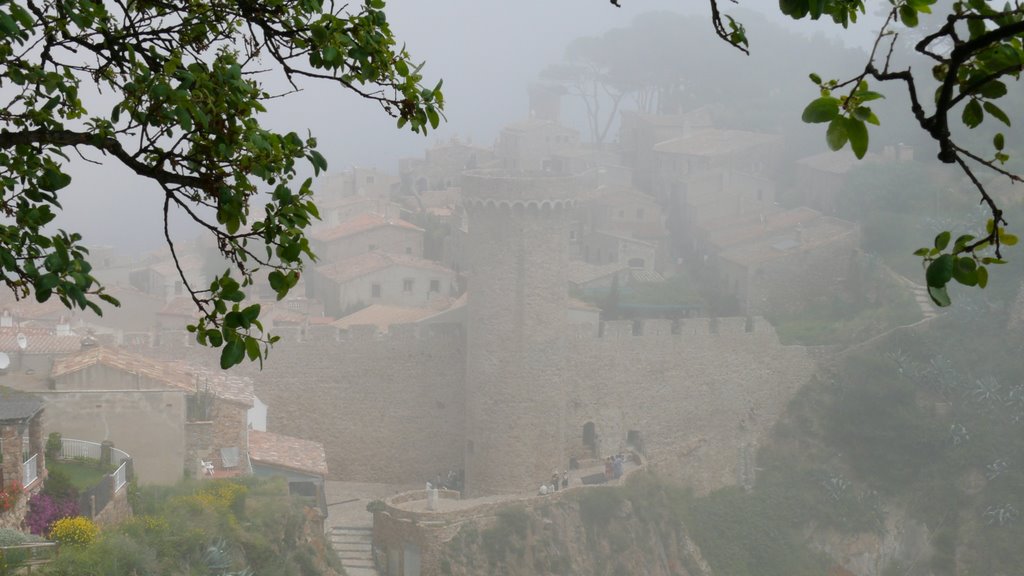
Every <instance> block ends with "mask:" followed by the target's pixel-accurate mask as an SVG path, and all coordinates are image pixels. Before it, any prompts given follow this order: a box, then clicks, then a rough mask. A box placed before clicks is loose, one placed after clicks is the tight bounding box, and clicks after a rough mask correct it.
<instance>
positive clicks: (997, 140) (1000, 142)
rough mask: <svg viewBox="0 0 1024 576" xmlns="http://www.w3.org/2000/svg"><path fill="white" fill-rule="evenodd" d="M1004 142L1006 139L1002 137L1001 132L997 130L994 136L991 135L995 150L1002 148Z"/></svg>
mask: <svg viewBox="0 0 1024 576" xmlns="http://www.w3.org/2000/svg"><path fill="white" fill-rule="evenodd" d="M1005 144H1006V141H1005V139H1004V138H1003V133H1002V132H998V133H997V134H996V135H995V136H993V137H992V145H993V146H995V147H996V150H1002V149H1003V146H1004V145H1005Z"/></svg>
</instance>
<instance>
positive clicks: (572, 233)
mask: <svg viewBox="0 0 1024 576" xmlns="http://www.w3.org/2000/svg"><path fill="white" fill-rule="evenodd" d="M575 239H576V231H575V230H569V240H575Z"/></svg>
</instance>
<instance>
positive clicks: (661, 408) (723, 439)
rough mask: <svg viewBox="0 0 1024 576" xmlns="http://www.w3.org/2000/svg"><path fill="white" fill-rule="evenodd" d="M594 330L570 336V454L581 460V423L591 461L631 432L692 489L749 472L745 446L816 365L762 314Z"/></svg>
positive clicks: (654, 461) (749, 448)
mask: <svg viewBox="0 0 1024 576" xmlns="http://www.w3.org/2000/svg"><path fill="white" fill-rule="evenodd" d="M673 327H675V331H676V332H678V333H676V334H673V333H672V332H673ZM601 333H602V334H603V336H602V337H597V338H595V337H592V336H590V335H589V334H588V333H585V332H582V331H580V332H578V333H577V334H576V335H575V336H574V337H572V338H570V340H569V354H568V357H567V363H568V369H567V371H566V373H567V374H568V375H569V377H570V381H569V382H568V386H569V389H570V393H569V399H568V414H569V416H568V420H569V421H568V422H567V429H568V431H569V449H570V453H575V454H577V455H578V456H580V455H582V456H589V453H588V452H587V451H586V450H584V446H583V427H584V425H585V424H586V423H587V422H593V423H594V427H595V432H596V434H597V444H598V449H599V454H598V456H607V455H609V454H613V453H615V452H617V451H618V450H619V449H620V447H621V446H624V445H625V441H626V437H627V434H628V432H629V431H630V430H636V431H638V432H639V433H640V434H641V438H642V442H643V448H644V450H645V452H646V455H647V457H648V459H649V461H650V463H651V465H652V467H654V468H656V469H659V470H661V471H663V472H666V473H668V474H670V475H672V476H674V477H677V478H680V479H682V480H685V481H688V482H690V483H692V484H693V485H694V486H695V488H696V489H697V490H698V491H708V490H711V489H714V488H717V487H720V486H724V485H730V484H736V483H737V482H738V481H742V480H743V475H744V474H752V473H753V467H754V464H753V462H752V455H753V454H754V449H753V447H754V445H756V443H758V442H759V441H761V439H762V438H763V437H764V436H765V434H766V433H767V432H768V430H769V429H770V427H771V426H772V424H773V423H774V422H775V421H776V420H777V419H778V417H779V414H780V413H781V412H782V411H783V410H784V409H785V406H786V404H787V403H788V401H789V399H790V398H791V397H792V395H793V393H794V392H795V391H796V390H797V388H799V387H800V386H801V385H802V384H804V383H805V382H806V381H807V380H808V378H809V377H810V376H811V374H812V372H813V370H814V369H815V363H814V360H813V359H812V358H811V356H810V355H809V354H808V352H807V351H806V349H804V348H803V347H800V346H782V345H781V344H780V343H779V341H778V338H777V336H776V334H775V331H774V329H773V328H772V327H771V325H769V324H768V323H767V322H766V321H764V320H763V319H761V318H754V319H751V320H747V319H744V318H723V319H719V320H717V321H716V320H713V319H707V318H701V319H686V320H684V321H682V323H681V324H677V325H675V326H674V325H673V323H672V322H671V321H647V322H645V323H643V324H638V325H634V323H633V322H609V323H606V324H605V325H604V327H603V330H602V332H601ZM634 334H637V335H634Z"/></svg>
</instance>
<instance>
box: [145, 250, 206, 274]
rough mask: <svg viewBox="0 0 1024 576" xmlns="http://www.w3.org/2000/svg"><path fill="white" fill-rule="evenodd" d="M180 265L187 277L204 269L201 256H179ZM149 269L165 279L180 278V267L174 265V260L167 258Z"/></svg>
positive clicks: (190, 254)
mask: <svg viewBox="0 0 1024 576" xmlns="http://www.w3.org/2000/svg"><path fill="white" fill-rule="evenodd" d="M178 264H179V265H180V266H181V270H182V271H183V272H185V275H186V276H189V275H190V274H195V273H198V272H200V271H202V269H203V264H204V261H203V257H202V256H200V255H199V254H194V253H186V254H178ZM148 268H149V269H150V270H152V271H154V272H156V273H158V274H160V275H161V276H163V277H164V278H177V277H178V266H176V265H175V264H174V260H173V259H172V258H169V257H168V258H166V259H164V260H160V261H158V262H154V263H153V264H150V265H149V266H148Z"/></svg>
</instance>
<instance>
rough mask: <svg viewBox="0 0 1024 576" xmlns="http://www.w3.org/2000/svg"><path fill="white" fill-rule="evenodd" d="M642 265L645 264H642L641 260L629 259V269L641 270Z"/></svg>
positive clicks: (642, 260)
mask: <svg viewBox="0 0 1024 576" xmlns="http://www.w3.org/2000/svg"><path fill="white" fill-rule="evenodd" d="M644 264H645V262H644V259H643V258H630V259H629V267H630V268H643V267H644Z"/></svg>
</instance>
